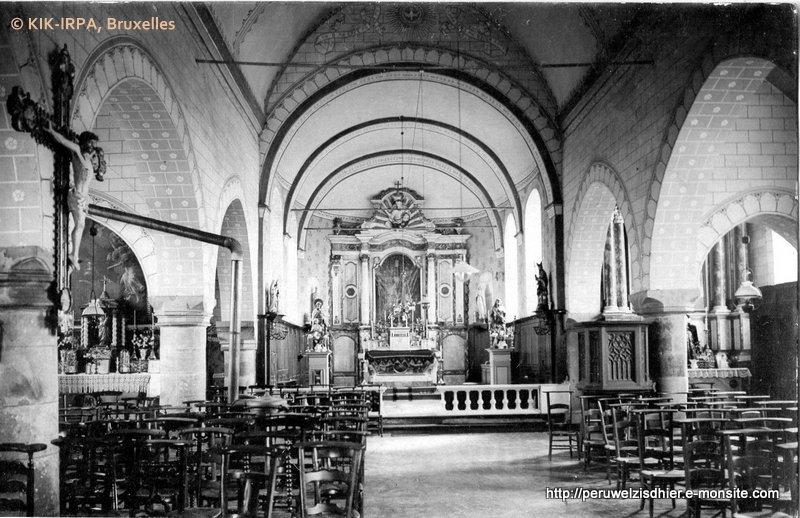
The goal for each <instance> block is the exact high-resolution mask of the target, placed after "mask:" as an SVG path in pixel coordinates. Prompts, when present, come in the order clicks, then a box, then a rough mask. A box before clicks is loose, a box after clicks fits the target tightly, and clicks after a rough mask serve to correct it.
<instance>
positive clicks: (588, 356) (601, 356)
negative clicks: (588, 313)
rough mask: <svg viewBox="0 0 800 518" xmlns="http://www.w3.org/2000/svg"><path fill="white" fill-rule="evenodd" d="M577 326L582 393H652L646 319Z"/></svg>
mask: <svg viewBox="0 0 800 518" xmlns="http://www.w3.org/2000/svg"><path fill="white" fill-rule="evenodd" d="M635 318H636V316H635V315H633V318H631V319H630V320H613V321H596V322H585V323H581V324H576V325H575V326H574V327H573V328H572V329H570V330H569V331H571V332H575V333H577V335H578V386H579V387H580V388H581V389H582V390H591V391H606V390H634V391H635V390H652V388H653V382H652V381H651V380H650V373H649V359H648V343H647V324H646V323H645V322H644V320H642V319H638V320H636V319H635Z"/></svg>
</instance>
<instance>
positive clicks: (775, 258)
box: [770, 230, 797, 284]
mask: <svg viewBox="0 0 800 518" xmlns="http://www.w3.org/2000/svg"><path fill="white" fill-rule="evenodd" d="M770 232H771V234H772V271H774V272H775V278H774V279H773V282H774V283H775V284H782V283H784V282H797V249H796V248H795V247H794V246H792V244H791V243H790V242H789V241H787V240H786V239H785V238H784V237H783V236H782V235H780V234H778V233H777V232H775V231H772V230H770Z"/></svg>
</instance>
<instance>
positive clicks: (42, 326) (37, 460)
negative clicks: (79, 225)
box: [0, 246, 59, 516]
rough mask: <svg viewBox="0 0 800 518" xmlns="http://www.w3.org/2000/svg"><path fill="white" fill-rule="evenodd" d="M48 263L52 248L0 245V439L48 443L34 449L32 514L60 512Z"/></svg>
mask: <svg viewBox="0 0 800 518" xmlns="http://www.w3.org/2000/svg"><path fill="white" fill-rule="evenodd" d="M52 263H53V256H52V253H48V252H45V251H44V250H42V249H41V248H39V247H35V246H25V247H22V246H20V247H12V248H6V249H2V250H0V325H2V335H3V336H2V343H0V442H19V443H42V444H46V445H47V449H46V450H44V451H41V452H39V453H37V454H35V455H34V470H35V477H36V479H35V488H36V496H35V512H34V514H35V515H36V516H56V515H58V512H59V496H58V448H57V447H55V446H52V445H51V444H50V441H52V440H53V439H56V438H57V437H58V352H57V346H56V336H55V334H54V333H52V332H51V330H50V329H49V327H48V322H49V321H50V318H49V316H50V311H51V309H52V307H53V304H52V302H50V301H49V300H48V298H47V290H48V287H49V286H50V283H51V281H52V279H53V274H52V272H51V271H50V265H51V264H52ZM0 458H13V459H16V460H24V462H26V463H27V460H28V459H27V455H25V454H20V455H16V454H14V455H12V454H8V455H6V454H2V457H0Z"/></svg>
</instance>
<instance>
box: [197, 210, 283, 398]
mask: <svg viewBox="0 0 800 518" xmlns="http://www.w3.org/2000/svg"><path fill="white" fill-rule="evenodd" d="M268 214H269V209H268V208H267V206H266V204H264V203H259V204H258V261H257V263H258V266H257V268H258V270H257V272H256V273H257V275H258V277H257V288H256V290H257V293H258V297H257V300H258V315H259V320H258V326H257V327H256V340H257V345H256V359H255V369H256V384H258V385H264V384H266V369H267V367H266V337H265V336H264V329H265V328H266V326H265V325H263V322H262V318H265V317H262V316H261V315H264V314H265V313H266V311H267V308H266V296H265V295H266V288H265V287H264V278H265V273H266V272H265V271H264V268H265V265H266V262H267V261H265V260H264V254H265V250H266V239H267V215H268ZM224 372H227V371H224ZM209 381H210V380H209Z"/></svg>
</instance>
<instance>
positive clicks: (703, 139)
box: [643, 56, 797, 289]
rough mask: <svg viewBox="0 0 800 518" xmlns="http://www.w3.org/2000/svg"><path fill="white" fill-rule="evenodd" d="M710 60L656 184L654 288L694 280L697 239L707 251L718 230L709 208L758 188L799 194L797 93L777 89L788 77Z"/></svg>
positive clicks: (651, 228) (764, 64)
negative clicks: (713, 231) (706, 210)
mask: <svg viewBox="0 0 800 518" xmlns="http://www.w3.org/2000/svg"><path fill="white" fill-rule="evenodd" d="M706 59H707V61H708V62H709V65H708V67H709V68H710V70H708V72H707V73H706V70H705V69H703V70H702V71H700V72H698V73H697V74H696V75H695V77H696V81H697V83H698V84H696V85H694V87H693V88H692V89H691V90H689V91H688V92H687V95H686V99H685V100H686V102H687V103H690V104H687V105H688V106H689V108H688V110H687V111H686V113H685V115H683V114H682V116H683V120H682V124H681V125H680V127H678V126H677V125H676V126H675V128H674V132H673V133H674V135H672V137H674V141H673V142H674V144H673V145H674V149H671V150H670V153H669V156H668V159H669V161H668V163H667V164H666V166H665V167H663V168H660V169H659V171H658V173H659V175H660V183H658V184H656V183H654V184H653V186H655V187H656V188H654V189H653V190H652V191H651V195H653V193H655V195H657V196H658V205H657V206H656V205H655V201H654V199H651V200H650V201H649V202H648V206H649V208H648V215H647V218H648V219H647V220H646V225H647V228H644V230H643V232H644V236H645V237H644V238H643V243H645V244H646V245H647V247H648V248H649V253H648V254H646V255H645V260H646V261H647V262H646V263H645V264H644V271H643V276H644V278H645V279H646V285H647V286H648V287H649V288H650V289H665V288H666V287H668V286H673V285H676V284H680V283H682V282H693V280H694V278H693V277H691V276H692V275H693V273H694V270H695V268H694V266H695V262H696V257H695V252H696V249H697V246H698V245H697V243H698V240H702V242H703V243H704V245H703V246H705V244H707V241H708V239H709V229H710V228H714V225H713V224H712V225H708V224H707V221H708V219H707V216H708V215H707V214H705V213H704V210H703V208H704V207H708V206H714V207H719V206H720V204H722V203H726V201H725V200H729V199H734V198H741V197H742V196H744V195H746V194H747V193H749V192H753V191H770V190H789V191H791V190H793V189H796V174H797V173H796V168H797V130H796V124H797V107H796V98H795V97H794V96H792V95H791V92H790V94H789V95H787V94H786V93H785V92H784V91H783V90H781V88H780V87H779V85H778V84H776V82H777V83H780V84H782V80H781V79H780V78H781V77H782V76H783V74H784V72H783V71H781V70H780V69H779V68H778V67H777V65H776V64H775V63H774V62H772V61H769V60H767V59H764V58H759V57H753V56H741V57H727V58H726V59H724V60H719V61H716V64H715V65H714V66H713V67H712V66H711V65H712V64H713V63H715V62H714V61H712V60H711V58H710V57H708V56H707V57H706ZM699 74H702V75H699ZM775 76H777V77H778V79H777V80H775V79H774V77H775ZM703 78H705V79H704V80H703V81H702V82H701V80H702V79H703ZM777 126H780V128H778V129H776V128H777ZM662 158H663V157H662ZM651 208H652V212H653V214H652V216H651V214H650V212H651ZM731 210H732V211H734V212H735V211H737V206H736V204H734V205H732V206H731ZM713 217H714V218H716V219H717V220H719V221H724V220H725V219H726V218H727V216H725V214H722V213H720V214H715V215H714V216H713ZM718 225H719V224H718ZM701 227H706V228H705V230H703V232H704V235H703V236H701V235H700V234H698V232H699V231H700V229H701Z"/></svg>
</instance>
